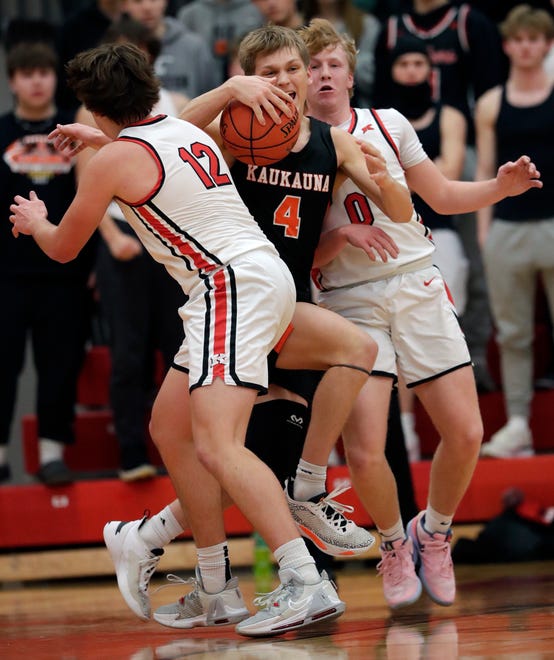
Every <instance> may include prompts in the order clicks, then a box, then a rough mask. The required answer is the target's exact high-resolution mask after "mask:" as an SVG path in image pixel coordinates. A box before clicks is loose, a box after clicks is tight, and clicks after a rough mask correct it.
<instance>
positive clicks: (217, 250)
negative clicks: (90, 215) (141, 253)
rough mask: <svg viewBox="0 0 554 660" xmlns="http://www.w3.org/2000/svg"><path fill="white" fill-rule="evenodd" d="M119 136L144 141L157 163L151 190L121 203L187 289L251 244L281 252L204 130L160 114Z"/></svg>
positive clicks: (252, 247) (148, 245)
mask: <svg viewBox="0 0 554 660" xmlns="http://www.w3.org/2000/svg"><path fill="white" fill-rule="evenodd" d="M176 136H179V139H178V140H176ZM117 139H118V140H128V141H131V142H135V143H137V144H140V145H142V146H144V147H145V148H146V149H147V150H148V151H149V152H150V153H151V155H152V157H153V158H154V160H155V161H156V163H157V165H158V169H159V176H158V181H157V184H156V186H155V187H154V189H153V190H152V192H151V193H150V194H149V195H148V197H146V198H145V199H144V200H141V202H140V203H135V204H127V203H126V202H125V200H118V203H119V204H120V206H121V208H122V210H123V212H124V214H125V217H126V219H127V220H128V222H129V223H130V224H131V226H132V227H133V229H134V230H135V232H136V233H137V235H138V237H139V238H140V240H141V241H142V243H143V244H144V246H145V247H146V249H147V250H148V251H149V252H150V254H151V255H152V256H153V257H154V259H156V261H159V262H160V263H162V264H164V265H165V267H166V268H167V270H168V272H169V273H170V275H171V276H172V277H174V278H175V279H176V280H177V281H178V282H179V284H180V285H181V286H182V287H183V289H184V291H185V293H187V294H188V295H190V294H191V291H192V290H193V288H194V287H195V286H196V285H198V284H200V283H201V282H202V280H204V279H205V278H206V275H207V274H208V273H210V272H212V271H214V270H216V269H218V268H221V266H224V265H226V264H228V263H230V262H231V261H232V260H235V259H237V258H238V257H240V256H241V255H243V254H246V253H248V252H250V251H252V250H256V249H259V248H264V249H266V250H269V251H271V252H273V253H274V254H277V253H276V251H275V248H274V247H273V245H271V243H270V242H269V241H268V240H267V238H266V237H265V235H264V233H263V232H262V231H261V229H260V228H259V227H258V225H257V224H256V222H254V220H253V218H252V216H251V215H250V213H249V212H248V209H247V208H246V206H245V205H244V202H243V201H242V200H241V198H240V196H239V194H238V193H237V190H236V188H235V186H234V185H233V181H232V179H231V174H230V172H229V168H228V167H227V164H226V163H225V160H224V159H223V156H222V155H221V152H220V150H219V148H218V146H217V145H216V143H215V142H214V141H213V140H212V139H211V138H210V137H209V136H208V135H207V134H206V133H205V132H204V131H202V130H201V129H199V128H197V127H196V126H194V125H193V124H190V123H188V122H185V121H183V120H181V119H176V118H174V117H167V116H165V115H158V116H155V117H149V118H147V119H145V120H144V121H142V122H140V123H137V124H134V125H132V126H128V127H126V128H125V129H123V130H122V131H121V133H120V134H119V136H118V138H117ZM183 266H184V267H183Z"/></svg>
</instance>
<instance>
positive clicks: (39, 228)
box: [31, 217, 77, 264]
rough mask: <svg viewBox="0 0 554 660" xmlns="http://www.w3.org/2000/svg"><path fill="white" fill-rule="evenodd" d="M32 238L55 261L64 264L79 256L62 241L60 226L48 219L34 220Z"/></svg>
mask: <svg viewBox="0 0 554 660" xmlns="http://www.w3.org/2000/svg"><path fill="white" fill-rule="evenodd" d="M31 236H32V237H33V239H34V240H35V242H36V244H37V245H38V246H39V248H40V249H41V250H42V251H43V252H44V254H46V256H48V257H50V259H53V260H54V261H59V262H60V263H62V264H63V263H67V262H68V261H71V260H72V259H74V258H75V257H76V256H77V254H76V253H73V252H72V251H71V250H68V249H67V247H66V246H64V245H63V244H62V242H61V241H60V236H59V226H57V225H54V224H52V223H51V222H50V221H49V220H48V219H47V218H43V217H40V218H38V217H37V218H35V219H34V220H33V223H32V226H31Z"/></svg>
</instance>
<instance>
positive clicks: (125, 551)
mask: <svg viewBox="0 0 554 660" xmlns="http://www.w3.org/2000/svg"><path fill="white" fill-rule="evenodd" d="M146 520H147V516H145V517H144V518H142V519H141V520H132V521H130V522H123V521H121V520H112V521H111V522H109V523H107V524H106V525H104V542H105V543H106V547H107V548H108V551H109V553H110V556H111V558H112V561H113V563H114V566H115V574H116V576H117V586H118V587H119V591H120V592H121V595H122V596H123V598H124V600H125V602H126V603H127V605H128V606H129V607H130V608H131V610H132V611H133V612H134V613H135V614H136V615H137V616H138V617H139V618H140V619H143V620H144V621H146V620H148V619H149V618H150V615H151V610H150V596H149V594H148V585H149V584H150V578H151V577H152V574H153V573H154V571H155V570H156V567H157V565H158V562H159V561H160V557H161V556H162V555H163V553H164V551H163V549H162V548H155V549H154V550H150V549H149V548H148V547H147V546H146V544H145V543H144V541H143V540H142V539H141V538H140V536H139V533H138V531H139V529H140V527H141V526H142V525H143V524H144V522H145V521H146Z"/></svg>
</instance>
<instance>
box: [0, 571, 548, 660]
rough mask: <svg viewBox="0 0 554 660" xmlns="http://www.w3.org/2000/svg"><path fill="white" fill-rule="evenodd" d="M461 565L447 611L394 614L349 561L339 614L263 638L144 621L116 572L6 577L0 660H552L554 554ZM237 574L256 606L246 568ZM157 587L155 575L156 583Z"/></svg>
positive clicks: (171, 596)
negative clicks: (110, 576) (32, 579)
mask: <svg viewBox="0 0 554 660" xmlns="http://www.w3.org/2000/svg"><path fill="white" fill-rule="evenodd" d="M456 573H457V578H458V597H457V601H456V603H455V604H454V605H453V606H452V607H449V608H443V607H439V606H437V605H435V604H433V603H431V602H430V601H429V600H428V598H427V597H426V596H422V598H421V599H420V601H419V602H418V603H416V604H415V605H413V606H411V607H410V608H406V609H404V610H400V611H399V612H397V613H395V614H391V612H390V611H389V610H388V609H387V607H386V606H385V603H384V600H383V596H382V593H381V584H380V580H379V578H378V577H376V571H375V566H374V565H367V563H363V562H359V561H357V562H351V563H349V565H348V566H345V567H343V568H342V569H341V570H340V571H339V572H338V574H337V579H338V587H339V592H340V595H341V597H342V599H343V600H344V601H345V602H346V603H347V610H346V613H345V614H344V615H343V616H342V617H341V618H340V619H338V620H337V621H335V622H332V623H328V624H327V625H326V626H323V627H321V628H320V629H312V630H308V629H306V630H304V631H302V632H297V633H288V634H287V635H285V636H283V637H274V638H270V639H261V640H250V639H247V638H244V637H241V636H239V635H237V634H236V633H235V632H234V630H233V629H232V628H231V627H228V628H207V629H202V628H195V629H193V630H191V631H184V630H174V629H170V628H164V627H162V626H160V625H158V624H156V623H155V622H149V623H143V622H141V621H139V620H138V619H136V618H135V617H134V615H133V614H132V613H131V612H130V611H129V610H128V609H127V608H126V606H125V604H124V603H123V601H122V599H121V597H120V595H119V592H118V590H117V586H116V584H115V580H106V579H102V580H100V581H98V580H94V581H90V580H89V581H79V580H73V581H71V583H68V582H51V583H41V584H29V583H26V584H24V585H17V584H10V583H4V584H3V585H0V586H1V588H0V660H15V659H16V658H17V659H18V660H19V659H21V658H28V659H30V660H50V659H52V660H54V659H56V660H57V659H60V660H82V659H95V660H96V659H104V658H105V659H110V660H157V659H162V658H163V659H172V660H177V659H178V658H189V657H190V658H195V659H198V660H199V659H205V658H213V659H217V660H252V659H256V658H259V659H260V660H281V659H283V660H308V659H312V658H313V659H317V660H347V659H349V660H350V659H362V658H368V659H372V658H376V659H383V660H412V659H423V658H426V659H427V658H429V659H432V660H450V659H452V658H482V659H487V660H491V659H493V658H504V659H506V660H507V659H512V658H521V659H522V660H546V659H548V660H554V562H534V563H529V564H496V565H487V566H467V565H466V566H458V567H457V570H456ZM238 575H239V576H240V578H241V588H242V591H243V594H244V597H245V599H246V600H247V602H248V603H251V602H252V598H253V596H254V585H253V582H252V580H251V579H250V577H249V572H248V571H247V570H243V571H241V572H238ZM183 576H185V577H186V574H183ZM162 584H163V578H162V577H161V576H160V577H159V578H157V579H156V580H155V581H154V582H153V588H156V587H157V586H160V585H162ZM184 589H187V587H186V586H185V587H184ZM182 593H184V592H183V586H177V585H175V586H170V587H168V588H166V589H163V590H161V591H158V592H156V593H154V594H153V596H152V602H153V606H154V607H158V606H159V605H162V604H165V603H168V602H171V601H173V600H175V599H177V598H178V597H179V596H180V595H182Z"/></svg>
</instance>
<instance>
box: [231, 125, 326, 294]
mask: <svg viewBox="0 0 554 660" xmlns="http://www.w3.org/2000/svg"><path fill="white" fill-rule="evenodd" d="M310 131H311V135H310V139H309V141H308V143H307V144H306V146H305V147H304V148H303V149H302V150H301V151H299V152H297V153H293V152H291V153H289V155H288V156H286V158H283V160H280V161H279V162H277V163H274V164H273V165H265V166H261V165H246V164H245V163H242V162H240V161H236V162H235V163H234V164H233V166H232V168H231V174H232V175H233V180H234V182H235V185H236V187H237V189H238V191H239V194H240V196H241V197H242V199H243V200H244V202H245V204H246V206H247V207H248V209H249V211H250V213H252V215H253V216H254V218H255V219H256V221H257V222H258V224H259V225H260V227H261V228H262V229H263V231H264V232H265V234H266V236H267V237H268V238H269V240H270V241H271V242H272V243H273V244H274V245H275V247H276V248H277V250H278V252H279V254H280V255H281V259H283V261H284V262H285V263H286V264H287V266H288V267H289V269H290V271H291V273H292V276H293V278H294V282H295V284H296V295H297V299H298V300H300V301H310V300H311V295H310V272H311V269H312V263H313V257H314V252H315V249H316V247H317V244H318V242H319V237H320V234H321V227H322V224H323V218H324V217H325V213H326V211H327V208H328V207H329V204H330V203H331V198H332V194H333V185H334V183H335V177H336V173H337V154H336V151H335V146H334V144H333V140H332V138H331V127H330V126H329V125H328V124H325V123H323V122H320V121H318V120H317V119H312V118H310Z"/></svg>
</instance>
